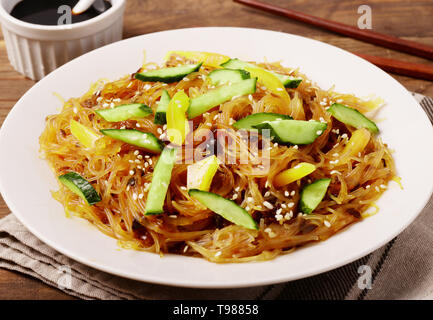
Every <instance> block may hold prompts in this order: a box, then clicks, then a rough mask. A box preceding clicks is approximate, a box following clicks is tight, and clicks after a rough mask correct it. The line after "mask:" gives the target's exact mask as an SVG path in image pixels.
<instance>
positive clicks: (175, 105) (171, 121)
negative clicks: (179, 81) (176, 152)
mask: <svg viewBox="0 0 433 320" xmlns="http://www.w3.org/2000/svg"><path fill="white" fill-rule="evenodd" d="M189 104H190V100H189V97H188V96H187V95H186V93H185V92H184V91H183V90H180V91H178V92H176V94H175V95H174V96H173V98H172V99H171V100H170V102H169V103H168V106H167V113H166V117H167V135H168V139H169V140H170V142H172V143H174V144H177V145H179V146H181V145H182V144H183V143H184V142H185V137H186V135H187V134H188V132H189V126H188V120H187V118H186V110H187V109H188V107H189Z"/></svg>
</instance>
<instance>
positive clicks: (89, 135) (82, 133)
mask: <svg viewBox="0 0 433 320" xmlns="http://www.w3.org/2000/svg"><path fill="white" fill-rule="evenodd" d="M69 127H70V129H71V133H72V135H73V136H74V137H75V138H77V139H78V141H79V142H80V143H81V144H82V145H83V146H85V147H86V148H93V147H94V146H95V141H96V140H98V139H99V138H100V137H101V136H100V135H98V134H97V133H95V132H94V131H93V130H92V129H90V128H88V127H86V126H84V125H82V124H81V123H79V122H78V121H75V120H71V121H70V122H69Z"/></svg>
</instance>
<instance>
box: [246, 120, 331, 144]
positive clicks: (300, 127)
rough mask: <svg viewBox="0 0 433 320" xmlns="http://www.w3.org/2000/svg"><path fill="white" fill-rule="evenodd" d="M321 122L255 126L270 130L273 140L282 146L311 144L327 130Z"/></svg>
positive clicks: (271, 123)
mask: <svg viewBox="0 0 433 320" xmlns="http://www.w3.org/2000/svg"><path fill="white" fill-rule="evenodd" d="M326 127H327V124H326V123H323V122H319V121H314V120H313V121H303V120H278V121H271V122H264V123H261V124H258V125H254V126H253V128H257V129H270V130H271V136H273V140H274V141H276V142H278V143H281V144H290V143H291V144H310V143H313V142H314V140H316V139H317V137H319V136H320V135H322V133H323V132H324V131H325V130H326Z"/></svg>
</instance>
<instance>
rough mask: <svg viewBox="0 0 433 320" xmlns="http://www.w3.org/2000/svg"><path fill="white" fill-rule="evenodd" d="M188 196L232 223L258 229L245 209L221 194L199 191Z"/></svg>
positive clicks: (191, 192) (190, 192)
mask: <svg viewBox="0 0 433 320" xmlns="http://www.w3.org/2000/svg"><path fill="white" fill-rule="evenodd" d="M188 194H189V195H190V196H191V197H193V198H194V199H197V200H198V201H199V202H200V203H201V204H203V205H204V206H206V207H207V208H209V209H210V210H212V211H213V212H215V213H217V214H219V215H220V216H222V217H223V218H225V219H227V220H229V221H230V222H233V223H234V224H236V225H239V226H242V227H244V228H247V229H255V230H257V229H258V226H257V223H256V222H255V221H254V219H253V217H251V215H250V214H249V213H248V211H246V210H245V209H244V208H242V207H240V206H238V205H237V204H236V202H234V201H232V200H228V199H225V198H223V197H221V196H220V195H219V194H216V193H212V192H207V191H202V190H197V189H191V190H189V191H188Z"/></svg>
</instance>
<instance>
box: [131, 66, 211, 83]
mask: <svg viewBox="0 0 433 320" xmlns="http://www.w3.org/2000/svg"><path fill="white" fill-rule="evenodd" d="M202 64H203V62H200V63H198V64H196V65H191V66H195V67H194V68H192V69H191V71H189V72H183V73H179V74H177V75H173V76H159V75H157V74H156V75H153V76H152V75H146V73H151V74H152V73H156V72H157V71H162V70H164V69H168V68H163V69H158V70H151V71H147V72H145V73H136V74H135V76H134V78H135V79H138V80H141V81H144V82H164V83H172V82H176V81H180V80H182V79H183V78H184V77H186V76H187V75H189V74H190V73H193V72H196V71H198V70H200V68H201V65H202ZM173 68H177V67H173Z"/></svg>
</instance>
